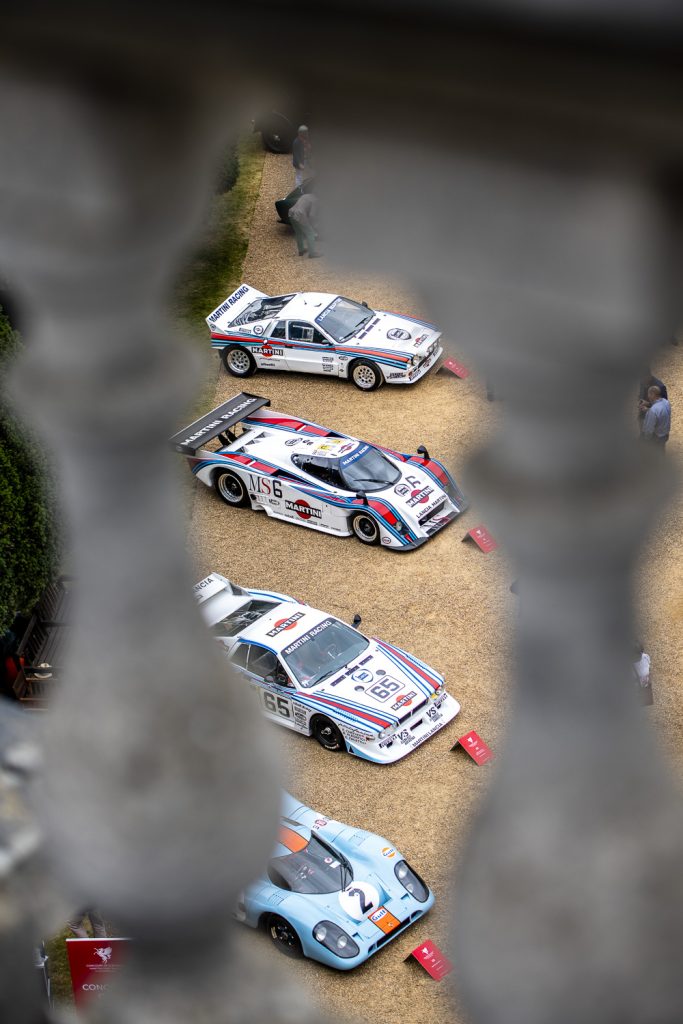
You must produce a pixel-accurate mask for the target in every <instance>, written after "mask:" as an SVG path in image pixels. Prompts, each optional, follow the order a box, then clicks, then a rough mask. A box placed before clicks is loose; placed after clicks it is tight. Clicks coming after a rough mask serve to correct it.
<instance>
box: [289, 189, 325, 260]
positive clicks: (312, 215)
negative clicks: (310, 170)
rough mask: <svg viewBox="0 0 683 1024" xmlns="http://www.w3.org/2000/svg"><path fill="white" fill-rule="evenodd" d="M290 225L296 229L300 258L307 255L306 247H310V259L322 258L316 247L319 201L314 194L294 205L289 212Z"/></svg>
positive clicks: (310, 193) (298, 200)
mask: <svg viewBox="0 0 683 1024" xmlns="http://www.w3.org/2000/svg"><path fill="white" fill-rule="evenodd" d="M289 223H290V224H291V225H292V228H293V229H294V235H295V237H296V247H297V249H298V250H299V256H305V255H306V246H308V257H309V259H311V260H314V259H317V258H318V256H321V255H322V253H319V252H317V250H316V247H315V239H316V234H317V230H318V200H317V199H316V197H315V196H314V195H313V193H312V192H308V193H307V194H306V195H303V196H301V198H300V199H297V201H296V202H295V203H294V206H293V207H292V208H291V210H290V211H289Z"/></svg>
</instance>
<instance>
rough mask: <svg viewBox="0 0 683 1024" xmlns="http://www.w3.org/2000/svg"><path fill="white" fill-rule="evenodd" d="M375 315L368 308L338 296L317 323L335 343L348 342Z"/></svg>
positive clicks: (318, 317) (317, 319)
mask: <svg viewBox="0 0 683 1024" xmlns="http://www.w3.org/2000/svg"><path fill="white" fill-rule="evenodd" d="M374 315H375V314H374V312H373V310H371V309H368V307H367V306H361V304H360V303H359V302H354V301H353V299H345V298H343V297H342V296H341V295H338V296H337V298H336V299H333V300H332V302H331V303H330V304H329V306H326V307H325V309H324V310H323V311H322V313H321V314H320V316H317V317H316V318H315V322H316V323H317V324H319V325H320V326H321V327H322V328H324V329H325V330H326V331H327V333H328V334H329V335H330V337H331V338H334V340H335V341H348V339H349V338H350V337H351V336H352V335H354V334H355V333H356V331H357V330H358V329H359V328H360V327H362V325H363V324H365V323H367V322H368V320H371V319H372V317H373V316H374Z"/></svg>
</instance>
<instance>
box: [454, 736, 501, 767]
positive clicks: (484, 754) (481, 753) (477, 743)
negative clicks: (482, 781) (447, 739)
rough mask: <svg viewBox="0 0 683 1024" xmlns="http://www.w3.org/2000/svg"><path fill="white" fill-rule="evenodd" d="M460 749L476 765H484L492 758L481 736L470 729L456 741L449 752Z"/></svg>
mask: <svg viewBox="0 0 683 1024" xmlns="http://www.w3.org/2000/svg"><path fill="white" fill-rule="evenodd" d="M458 746H460V747H462V748H463V750H466V751H467V753H468V754H469V755H470V757H471V758H472V760H473V761H476V762H477V764H486V762H487V761H490V760H491V758H492V757H493V751H492V750H491V748H490V747H488V746H487V745H486V744H485V743H484V741H483V739H482V738H481V736H480V735H479V734H478V733H476V732H475V731H474V729H470V731H469V732H466V733H465V735H464V736H461V737H460V739H459V740H456V742H455V744H454V745H453V747H451V750H455V748H456V747H458Z"/></svg>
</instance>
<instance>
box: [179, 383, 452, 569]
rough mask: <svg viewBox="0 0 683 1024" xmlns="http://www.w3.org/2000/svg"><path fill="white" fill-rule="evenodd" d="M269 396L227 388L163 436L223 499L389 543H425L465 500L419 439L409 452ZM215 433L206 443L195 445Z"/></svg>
mask: <svg viewBox="0 0 683 1024" xmlns="http://www.w3.org/2000/svg"><path fill="white" fill-rule="evenodd" d="M267 405H270V402H269V401H268V399H267V398H259V396H258V395H249V394H241V395H235V397H234V398H230V399H229V400H228V401H227V402H224V403H223V405H220V406H218V408H217V409H214V410H213V411H212V412H210V413H208V414H207V415H206V416H202V417H201V419H198V420H196V421H195V422H194V423H191V424H190V425H189V426H187V427H185V428H184V429H183V430H181V431H179V433H177V434H175V435H174V436H173V437H172V438H171V440H170V444H171V445H172V447H173V448H174V450H175V451H178V452H180V453H181V454H183V455H186V456H187V459H188V462H189V464H190V467H191V469H192V472H193V473H194V474H195V476H196V477H198V479H199V480H201V481H202V483H204V484H206V485H207V487H212V488H215V490H216V491H217V492H218V494H219V495H220V496H221V498H222V499H223V500H224V501H225V502H226V503H227V504H228V505H232V506H233V507H234V508H247V507H249V508H252V509H255V510H260V511H263V512H265V513H266V515H268V516H272V517H273V518H275V519H284V520H286V521H287V522H291V523H296V524H297V525H298V526H307V527H308V528H309V529H312V530H321V531H322V532H323V533H331V534H335V535H336V536H338V537H349V536H350V535H351V534H354V535H355V536H356V537H357V538H358V539H359V540H360V541H362V542H363V543H364V544H382V545H384V546H385V547H388V548H393V549H394V550H396V551H409V550H411V549H413V548H417V547H419V546H420V545H421V544H424V543H425V542H426V541H427V540H429V538H430V537H433V536H434V534H435V533H437V532H438V531H439V530H441V529H443V527H444V526H447V525H448V523H451V522H453V520H454V519H455V518H456V517H457V516H459V515H460V513H461V512H463V511H464V510H465V509H466V508H467V499H466V498H465V496H464V495H463V494H462V492H461V491H460V489H459V488H458V485H457V484H456V482H455V480H453V478H452V477H451V475H450V474H449V472H448V470H447V469H446V467H445V466H444V465H443V464H442V463H441V462H437V461H436V459H432V458H430V456H429V452H428V451H427V449H426V448H425V447H424V446H423V445H420V448H419V449H418V453H417V454H416V455H410V454H406V453H403V452H396V451H393V450H392V449H391V448H380V447H378V446H376V445H371V444H367V443H366V442H364V441H359V440H358V439H357V438H355V437H349V436H348V435H347V434H341V433H338V432H337V431H334V430H328V429H327V428H326V427H321V426H319V425H318V424H317V423H310V422H308V421H307V420H303V419H299V418H298V417H294V416H288V415H286V414H284V413H279V412H271V410H269V409H264V408H263V407H264V406H267ZM238 429H239V431H241V432H238ZM216 439H217V442H218V445H219V446H218V447H217V448H216V449H215V450H214V451H211V450H210V449H209V448H206V447H202V446H205V445H207V444H209V443H210V442H211V441H214V440H216Z"/></svg>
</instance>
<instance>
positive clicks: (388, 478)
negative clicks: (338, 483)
mask: <svg viewBox="0 0 683 1024" xmlns="http://www.w3.org/2000/svg"><path fill="white" fill-rule="evenodd" d="M339 471H340V473H341V476H342V480H343V481H344V486H345V487H347V488H348V490H350V491H356V493H358V491H383V490H384V488H385V487H392V486H393V485H394V484H395V483H396V482H397V481H398V480H400V479H401V471H400V469H398V467H397V466H394V465H393V463H391V462H389V460H388V459H387V458H385V457H384V455H382V453H381V452H378V451H377V449H376V448H373V447H372V445H369V444H363V445H361V446H360V447H359V448H357V449H356V450H355V452H352V453H351V454H350V455H346V456H344V458H342V459H340V460H339Z"/></svg>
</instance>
